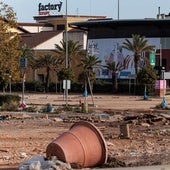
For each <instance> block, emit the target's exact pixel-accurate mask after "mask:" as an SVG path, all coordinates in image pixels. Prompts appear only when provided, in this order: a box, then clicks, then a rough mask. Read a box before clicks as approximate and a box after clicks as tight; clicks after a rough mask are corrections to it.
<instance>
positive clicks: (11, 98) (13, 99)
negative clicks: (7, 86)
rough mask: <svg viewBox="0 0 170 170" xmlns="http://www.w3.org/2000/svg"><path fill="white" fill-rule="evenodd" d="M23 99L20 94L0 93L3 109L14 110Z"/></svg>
mask: <svg viewBox="0 0 170 170" xmlns="http://www.w3.org/2000/svg"><path fill="white" fill-rule="evenodd" d="M20 100H21V97H20V96H17V95H9V94H8V95H0V106H1V110H7V111H13V110H16V109H17V107H18V105H19V102H20Z"/></svg>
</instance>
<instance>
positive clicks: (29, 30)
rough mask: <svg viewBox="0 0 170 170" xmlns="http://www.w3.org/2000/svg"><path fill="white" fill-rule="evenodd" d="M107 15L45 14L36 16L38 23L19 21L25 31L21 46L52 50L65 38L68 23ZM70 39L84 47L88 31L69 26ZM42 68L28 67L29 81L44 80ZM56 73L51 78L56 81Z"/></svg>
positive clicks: (27, 77) (46, 50) (36, 50)
mask: <svg viewBox="0 0 170 170" xmlns="http://www.w3.org/2000/svg"><path fill="white" fill-rule="evenodd" d="M105 18H106V17H105V16H78V15H67V16H66V15H47V16H46V15H43V16H35V17H34V19H35V20H36V23H19V27H20V28H21V29H23V30H24V31H23V32H22V33H21V37H22V41H21V46H22V45H24V44H26V45H27V46H28V47H29V48H30V49H32V50H34V51H35V52H42V51H45V52H50V51H53V50H54V49H55V44H60V41H62V40H63V39H65V29H66V25H68V24H69V23H70V22H80V21H87V20H89V19H105ZM67 31H68V40H73V41H75V42H76V41H78V42H79V43H80V44H81V45H82V46H83V48H84V49H86V45H87V31H84V30H77V29H72V28H69V27H67ZM44 77H45V76H44V71H43V70H42V69H40V70H36V73H35V72H33V70H32V69H31V68H27V73H26V80H27V81H44ZM55 77H56V73H51V75H50V79H51V81H53V82H55V81H56V80H55Z"/></svg>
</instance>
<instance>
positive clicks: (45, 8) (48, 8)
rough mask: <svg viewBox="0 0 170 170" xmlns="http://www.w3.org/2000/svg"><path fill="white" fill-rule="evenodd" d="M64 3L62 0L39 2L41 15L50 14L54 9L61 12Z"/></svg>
mask: <svg viewBox="0 0 170 170" xmlns="http://www.w3.org/2000/svg"><path fill="white" fill-rule="evenodd" d="M62 3H63V2H61V1H60V3H58V4H51V3H48V4H46V5H44V4H42V3H39V4H38V11H39V15H50V11H52V10H56V11H57V12H60V11H61V7H62Z"/></svg>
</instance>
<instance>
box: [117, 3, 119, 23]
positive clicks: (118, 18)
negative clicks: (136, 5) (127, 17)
mask: <svg viewBox="0 0 170 170" xmlns="http://www.w3.org/2000/svg"><path fill="white" fill-rule="evenodd" d="M117 19H118V20H119V0H118V2H117Z"/></svg>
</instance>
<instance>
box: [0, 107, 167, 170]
mask: <svg viewBox="0 0 170 170" xmlns="http://www.w3.org/2000/svg"><path fill="white" fill-rule="evenodd" d="M0 115H1V116H0V134H1V135H0V146H1V148H0V169H1V168H2V169H3V167H8V169H10V168H9V167H14V168H18V167H19V165H20V166H21V164H22V163H23V162H24V161H27V160H29V159H31V158H33V157H34V158H35V157H40V158H41V159H42V158H45V157H46V153H45V151H46V147H47V145H48V144H49V142H51V141H52V140H53V139H55V138H56V137H57V136H59V135H61V134H62V133H64V132H65V131H67V130H68V129H69V128H70V126H71V125H72V124H73V123H75V122H78V121H82V120H83V121H87V122H91V123H92V124H94V125H95V126H96V127H97V128H98V129H99V130H100V131H101V133H102V134H103V136H104V138H105V140H106V143H107V148H108V159H107V162H106V163H105V164H104V165H102V168H106V167H127V166H142V165H161V164H170V112H169V111H168V110H154V109H152V110H148V111H146V110H114V109H105V110H100V111H99V110H96V111H95V112H94V113H91V114H89V113H72V112H62V113H58V114H55V113H50V114H44V113H24V112H20V113H18V112H17V113H12V112H10V113H7V112H4V113H1V114H0ZM60 166H61V164H60ZM64 166H66V165H64ZM66 167H67V168H68V169H69V168H71V167H70V166H69V165H67V166H66ZM99 168H100V167H99Z"/></svg>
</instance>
